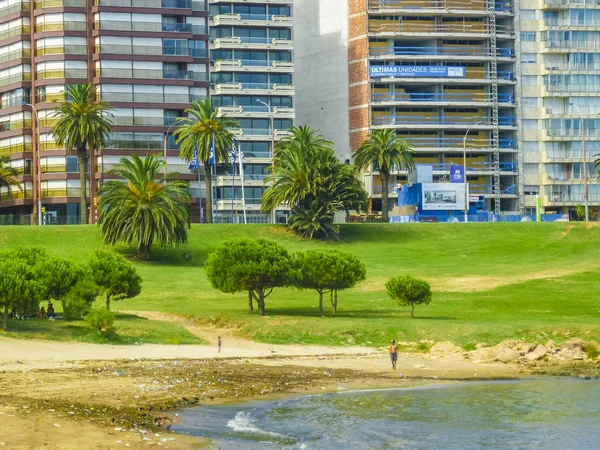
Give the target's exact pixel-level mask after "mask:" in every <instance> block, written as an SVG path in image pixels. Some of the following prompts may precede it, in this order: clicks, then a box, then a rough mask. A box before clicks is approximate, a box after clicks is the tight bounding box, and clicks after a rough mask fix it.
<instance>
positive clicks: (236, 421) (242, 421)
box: [227, 411, 290, 439]
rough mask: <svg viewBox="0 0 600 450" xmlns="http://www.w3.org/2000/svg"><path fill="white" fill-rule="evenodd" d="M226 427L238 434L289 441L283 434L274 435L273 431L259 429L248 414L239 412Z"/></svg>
mask: <svg viewBox="0 0 600 450" xmlns="http://www.w3.org/2000/svg"><path fill="white" fill-rule="evenodd" d="M227 426H228V427H229V428H231V429H232V430H233V431H236V432H238V433H251V434H260V435H263V436H271V437H274V438H279V439H290V437H289V436H286V435H284V434H279V433H275V432H274V431H266V430H263V429H262V428H259V427H258V426H257V425H256V423H255V422H254V420H252V418H251V417H250V413H249V412H246V411H240V412H238V413H237V414H236V415H235V418H233V419H232V420H230V421H229V422H227Z"/></svg>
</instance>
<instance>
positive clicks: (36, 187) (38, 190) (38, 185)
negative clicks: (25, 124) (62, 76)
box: [23, 102, 42, 225]
mask: <svg viewBox="0 0 600 450" xmlns="http://www.w3.org/2000/svg"><path fill="white" fill-rule="evenodd" d="M23 105H24V106H29V107H31V111H32V112H33V114H34V115H35V132H36V137H35V145H34V147H33V166H34V167H33V210H32V216H34V217H32V219H31V223H32V224H34V223H35V215H36V206H37V217H38V225H41V224H42V181H41V178H42V168H41V158H40V116H39V115H38V111H37V109H36V108H35V106H33V105H32V104H31V103H27V102H23ZM36 200H37V201H36Z"/></svg>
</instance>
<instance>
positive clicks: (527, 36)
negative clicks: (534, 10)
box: [521, 31, 536, 42]
mask: <svg viewBox="0 0 600 450" xmlns="http://www.w3.org/2000/svg"><path fill="white" fill-rule="evenodd" d="M535 41H536V39H535V32H534V31H521V42H535Z"/></svg>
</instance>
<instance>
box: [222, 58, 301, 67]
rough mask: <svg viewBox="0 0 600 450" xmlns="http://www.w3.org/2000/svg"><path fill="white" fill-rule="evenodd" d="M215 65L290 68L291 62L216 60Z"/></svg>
mask: <svg viewBox="0 0 600 450" xmlns="http://www.w3.org/2000/svg"><path fill="white" fill-rule="evenodd" d="M214 63H215V64H216V65H218V64H220V65H226V66H227V68H229V67H282V68H292V67H293V63H292V62H291V61H279V60H263V59H231V60H217V61H214Z"/></svg>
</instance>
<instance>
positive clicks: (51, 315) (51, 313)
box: [48, 302, 56, 319]
mask: <svg viewBox="0 0 600 450" xmlns="http://www.w3.org/2000/svg"><path fill="white" fill-rule="evenodd" d="M55 318H56V314H55V313H54V306H53V305H52V302H48V319H55Z"/></svg>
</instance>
